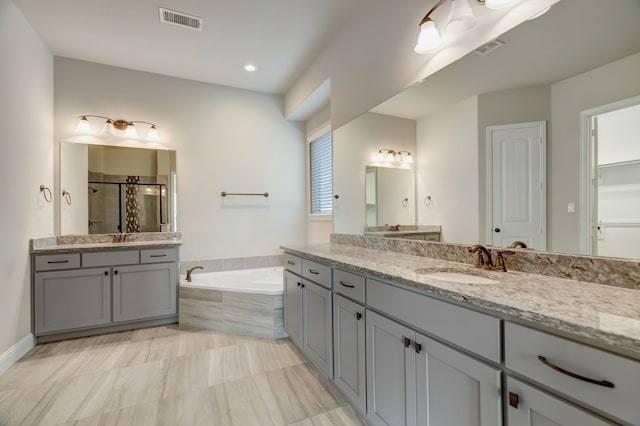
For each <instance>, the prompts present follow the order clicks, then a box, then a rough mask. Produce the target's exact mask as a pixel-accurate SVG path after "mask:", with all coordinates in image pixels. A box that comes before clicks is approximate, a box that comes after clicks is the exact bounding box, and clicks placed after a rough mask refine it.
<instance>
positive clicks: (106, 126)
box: [102, 118, 115, 135]
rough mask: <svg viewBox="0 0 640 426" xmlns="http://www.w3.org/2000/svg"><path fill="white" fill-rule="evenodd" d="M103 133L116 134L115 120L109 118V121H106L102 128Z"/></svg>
mask: <svg viewBox="0 0 640 426" xmlns="http://www.w3.org/2000/svg"><path fill="white" fill-rule="evenodd" d="M102 133H106V134H109V135H113V134H115V130H114V128H113V120H111V119H110V118H107V121H105V123H104V127H103V128H102Z"/></svg>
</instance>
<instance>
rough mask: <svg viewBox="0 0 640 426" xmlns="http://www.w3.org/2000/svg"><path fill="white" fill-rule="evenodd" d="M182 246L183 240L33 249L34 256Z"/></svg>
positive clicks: (89, 244)
mask: <svg viewBox="0 0 640 426" xmlns="http://www.w3.org/2000/svg"><path fill="white" fill-rule="evenodd" d="M181 244H182V241H181V240H171V241H167V240H161V241H127V242H126V243H82V244H55V245H50V246H47V247H42V248H34V249H31V253H32V254H55V253H67V252H75V251H83V252H90V251H109V250H120V249H124V248H135V249H141V248H163V247H176V246H179V245H181Z"/></svg>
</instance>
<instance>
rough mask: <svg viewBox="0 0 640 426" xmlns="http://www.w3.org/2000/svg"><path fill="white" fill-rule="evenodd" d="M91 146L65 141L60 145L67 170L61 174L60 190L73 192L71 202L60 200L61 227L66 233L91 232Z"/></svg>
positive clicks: (63, 165) (61, 155) (62, 165)
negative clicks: (89, 181)
mask: <svg viewBox="0 0 640 426" xmlns="http://www.w3.org/2000/svg"><path fill="white" fill-rule="evenodd" d="M89 148H90V147H89V146H87V145H85V144H80V143H63V144H61V146H60V158H61V160H60V162H61V167H62V168H64V170H65V173H63V174H61V176H60V188H61V189H60V190H61V191H62V190H65V191H67V192H69V193H70V194H71V195H70V200H71V204H68V203H67V202H66V200H65V199H64V198H61V200H60V210H61V212H60V217H61V224H60V229H61V230H62V232H63V233H65V234H86V233H88V232H89V231H88V228H89V191H88V190H87V175H88V170H89ZM63 162H64V164H62V163H63Z"/></svg>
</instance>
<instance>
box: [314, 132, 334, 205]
mask: <svg viewBox="0 0 640 426" xmlns="http://www.w3.org/2000/svg"><path fill="white" fill-rule="evenodd" d="M309 151H310V161H311V164H310V175H311V179H310V180H311V214H318V215H321V214H327V215H328V214H331V213H332V212H333V202H332V196H331V195H332V194H331V193H332V190H331V183H332V182H331V181H332V168H331V132H330V131H329V132H327V133H324V134H323V135H322V136H320V137H318V138H316V139H314V140H312V141H311V143H310V147H309Z"/></svg>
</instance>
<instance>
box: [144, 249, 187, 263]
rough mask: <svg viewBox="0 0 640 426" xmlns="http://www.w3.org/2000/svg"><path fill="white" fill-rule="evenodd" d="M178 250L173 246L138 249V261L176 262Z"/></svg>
mask: <svg viewBox="0 0 640 426" xmlns="http://www.w3.org/2000/svg"><path fill="white" fill-rule="evenodd" d="M177 260H178V250H177V249H175V248H163V249H150V250H140V263H159V262H176V261H177Z"/></svg>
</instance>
